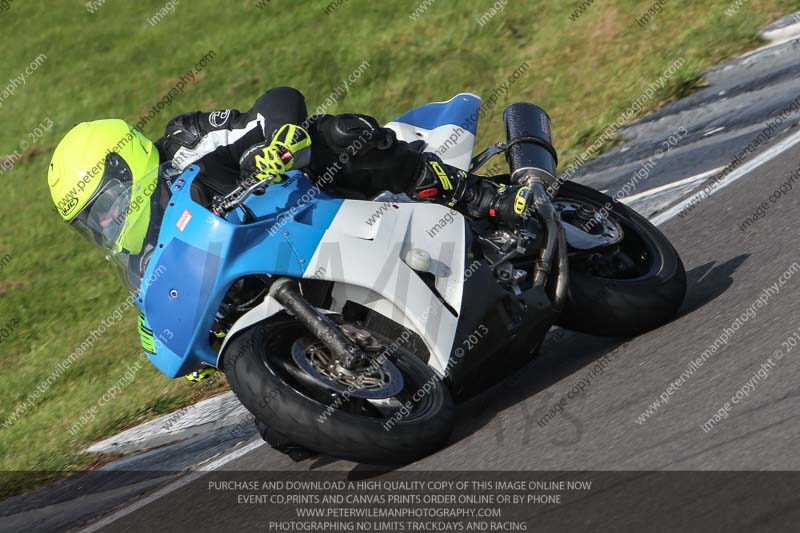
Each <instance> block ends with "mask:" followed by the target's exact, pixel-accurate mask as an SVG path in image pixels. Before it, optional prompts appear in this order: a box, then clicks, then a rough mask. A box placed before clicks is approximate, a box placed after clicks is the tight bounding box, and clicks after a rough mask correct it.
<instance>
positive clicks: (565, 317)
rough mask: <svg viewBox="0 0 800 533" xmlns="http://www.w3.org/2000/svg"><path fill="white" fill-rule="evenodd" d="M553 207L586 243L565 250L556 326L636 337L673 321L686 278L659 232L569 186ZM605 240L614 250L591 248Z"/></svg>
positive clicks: (601, 198) (629, 211)
mask: <svg viewBox="0 0 800 533" xmlns="http://www.w3.org/2000/svg"><path fill="white" fill-rule="evenodd" d="M553 204H554V206H555V207H556V210H557V211H559V213H560V215H561V218H562V221H563V222H565V223H567V224H571V225H572V226H573V228H568V229H570V230H572V231H573V232H574V229H575V228H578V229H580V230H581V232H583V234H581V233H577V232H576V233H575V234H576V235H577V238H578V240H580V239H585V243H586V246H584V249H583V250H581V249H574V248H570V250H569V274H570V284H569V290H568V296H567V301H566V304H565V307H564V311H563V313H562V315H561V317H560V318H559V320H558V322H557V324H558V325H559V326H562V327H564V328H567V329H572V330H575V331H580V332H583V333H588V334H591V335H600V336H607V337H633V336H636V335H639V334H641V333H644V332H646V331H649V330H651V329H654V328H657V327H659V326H661V325H663V324H665V323H666V322H668V321H670V320H671V319H672V318H673V317H674V316H675V314H676V313H677V312H678V309H679V308H680V306H681V304H682V303H683V299H684V296H685V294H686V271H685V270H684V267H683V263H682V262H681V259H680V257H679V256H678V253H677V252H676V251H675V248H673V247H672V245H671V244H670V242H669V241H668V240H667V238H666V237H665V236H664V234H663V233H661V231H659V230H658V228H656V227H655V226H654V225H653V224H651V223H650V222H649V221H648V220H647V219H646V218H644V217H643V216H642V215H640V214H639V213H637V212H636V211H634V210H633V209H631V208H629V207H627V206H626V205H624V204H621V203H618V202H615V201H614V200H613V199H612V198H611V197H609V196H607V195H605V194H603V193H600V192H598V191H595V190H594V189H590V188H589V187H585V186H583V185H579V184H577V183H574V182H570V181H567V182H565V183H564V184H563V185H562V186H561V188H560V189H559V192H558V195H557V196H556V198H555V199H554V200H553ZM604 241H605V242H607V243H613V244H610V245H609V246H600V247H598V248H591V247H590V245H591V244H592V243H599V244H601V245H602V243H603V242H604Z"/></svg>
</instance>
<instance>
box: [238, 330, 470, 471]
mask: <svg viewBox="0 0 800 533" xmlns="http://www.w3.org/2000/svg"><path fill="white" fill-rule="evenodd" d="M307 335H308V332H307V331H306V330H305V329H304V328H303V327H302V326H301V325H300V324H299V323H297V322H295V321H293V320H285V321H281V322H278V323H262V324H257V325H255V326H253V327H251V328H250V329H248V330H246V331H244V332H242V333H240V334H239V335H237V336H236V338H234V339H233V340H232V341H231V342H230V344H229V345H228V347H227V348H226V350H225V354H224V360H223V364H224V368H225V370H226V375H227V378H228V382H229V383H230V385H231V389H232V390H233V391H234V393H235V394H236V395H237V397H238V398H239V400H240V401H241V402H242V404H244V406H245V407H247V409H248V410H249V411H250V412H251V413H252V414H253V415H254V416H255V417H256V419H258V420H259V421H261V422H262V423H263V424H266V426H267V427H268V428H269V430H270V433H272V434H274V436H275V437H276V438H277V439H278V440H284V441H287V442H289V441H290V442H292V443H295V444H297V445H300V446H302V447H304V448H307V449H309V450H312V451H315V452H318V453H321V454H325V455H330V456H334V457H339V458H342V459H347V460H350V461H354V462H360V463H369V464H381V465H400V464H407V463H410V462H413V461H415V460H417V459H419V458H421V457H424V456H426V455H429V454H430V453H433V452H434V451H436V450H437V449H439V448H440V447H441V446H442V445H443V444H444V443H445V442H446V440H447V438H448V437H449V436H450V432H451V430H452V426H453V421H454V418H455V411H454V407H453V401H452V399H451V397H450V393H449V391H448V390H447V388H446V386H445V385H444V383H442V382H441V381H440V380H439V379H438V378H436V377H435V374H434V373H433V371H432V370H431V369H430V367H428V366H427V365H426V364H425V363H423V362H422V361H420V360H419V359H418V358H417V357H416V356H414V355H412V354H411V353H410V352H408V351H406V350H404V349H403V348H399V349H397V350H396V351H395V352H394V353H393V355H390V357H389V358H390V360H391V361H392V362H393V363H394V365H395V366H396V367H397V368H398V369H399V370H400V372H401V373H402V374H403V379H404V382H405V387H406V388H409V389H410V390H409V392H410V393H413V392H416V391H417V390H418V389H419V388H421V387H422V386H423V385H424V384H426V383H428V382H429V381H430V380H433V381H432V383H433V384H434V385H433V386H432V388H430V390H429V391H428V392H427V393H426V394H425V395H424V398H423V399H422V400H420V402H419V403H420V407H419V410H418V411H414V412H413V413H412V414H409V415H408V416H406V417H403V418H401V419H400V420H399V421H397V422H396V424H395V425H393V426H392V427H391V429H390V430H387V429H385V428H384V423H385V422H386V420H385V419H381V418H378V417H372V416H361V415H358V414H353V413H350V412H346V409H348V408H351V407H350V405H349V403H352V402H353V401H354V400H353V398H350V399H349V400H348V402H346V403H345V404H344V407H343V408H342V406H341V404H340V405H339V407H337V408H335V409H330V408H329V405H326V404H325V403H324V402H321V401H320V400H319V398H318V397H317V398H315V397H313V396H314V395H312V394H308V393H307V391H303V390H302V389H303V387H302V385H300V384H299V383H293V380H292V378H291V375H288V374H287V373H286V371H285V368H286V365H290V364H295V363H294V361H293V360H292V358H291V355H289V353H290V350H291V346H292V344H293V343H294V342H295V341H296V340H297V339H299V338H301V337H304V336H307ZM375 337H376V338H380V336H379V335H375ZM380 340H382V341H384V342H387V341H386V339H383V338H380ZM295 367H296V365H295ZM296 368H299V367H296ZM298 389H300V390H298ZM334 396H335V394H334V393H333V391H332V392H331V398H332V401H333V398H334ZM338 397H339V398H341V395H340V396H338ZM320 420H322V421H320Z"/></svg>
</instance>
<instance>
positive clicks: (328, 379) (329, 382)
mask: <svg viewBox="0 0 800 533" xmlns="http://www.w3.org/2000/svg"><path fill="white" fill-rule="evenodd" d="M360 331H363V330H360ZM348 336H349V335H348ZM370 337H371V336H370ZM364 340H367V339H364ZM374 340H375V339H374V338H372V337H371V338H370V339H369V340H367V341H368V342H369V343H370V344H371V345H372V347H373V350H370V351H371V352H372V357H368V358H367V360H366V362H365V363H364V364H363V365H361V366H360V367H359V368H356V369H353V370H349V369H347V368H344V367H343V366H342V364H341V361H339V359H338V358H337V357H336V355H334V354H332V353H331V351H330V349H329V348H328V347H327V346H325V345H324V344H323V343H322V342H320V341H319V340H317V339H310V338H305V337H304V338H302V339H298V340H297V341H295V343H294V344H293V345H292V359H294V362H295V363H296V364H297V366H298V367H300V368H301V369H302V370H303V371H304V372H305V373H306V374H308V375H310V376H311V377H313V378H314V379H315V380H317V381H319V382H321V383H322V384H324V385H325V386H326V387H328V388H330V389H332V390H333V391H335V392H337V393H339V394H344V395H347V396H353V397H356V398H365V399H368V400H378V399H385V398H391V397H394V396H396V395H397V394H399V393H400V391H402V390H403V374H402V373H401V372H400V370H399V369H398V368H397V367H396V366H395V365H394V363H392V362H391V361H390V360H389V358H388V357H386V356H384V355H382V353H383V352H380V353H378V351H376V350H374V348H375V347H377V346H376V345H375V344H374V343H373V342H372V341H374ZM368 353H369V351H368Z"/></svg>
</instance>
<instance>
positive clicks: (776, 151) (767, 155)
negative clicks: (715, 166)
mask: <svg viewBox="0 0 800 533" xmlns="http://www.w3.org/2000/svg"><path fill="white" fill-rule="evenodd" d="M798 143H800V131H798V132H796V133H795V134H794V135H791V136H790V137H788V138H786V139H784V140H782V141H781V142H779V143H778V144H776V145H775V146H773V147H772V148H770V149H769V150H767V151H765V152H764V153H762V154H759V155H758V156H756V157H754V158H753V159H752V160H750V161H748V162H747V163H745V164H744V165H742V166H740V167H739V168H737V169H736V170H734V171H733V172H731V173H730V174H728V177H727V178H725V179H724V180H723V181H722V182H720V184H719V185H717V186H716V187H715V188H713V189H711V192H710V193H708V194H706V193H704V192H702V191H701V192H699V193H697V194H693V195H692V196H690V197H689V198H687V199H686V200H684V201H683V202H681V203H679V204H678V205H675V206H673V207H671V208H670V209H667V210H666V211H664V212H663V213H661V214H660V215H658V216H656V217H653V218H652V219H651V220H650V221H651V222H652V223H653V224H655V225H656V226H658V225H661V224H663V223H664V222H666V221H668V220H670V219H672V218H675V217H676V216H677V215H678V213H680V212H681V211H683V210H684V209H686V208H687V207H689V206H690V205H692V201H693V200H695V199H699V201H701V202H702V201H703V200H704V199H705V198H708V197H709V196H711V195H712V194H715V193H717V192H719V191H720V190H722V189H724V188H725V187H727V186H728V185H730V184H731V183H733V182H735V181H738V180H739V179H740V178H742V177H744V176H746V175H747V174H749V173H750V172H751V171H753V170H755V169H756V168H758V167H760V166H761V165H763V164H765V163H768V162H770V161H772V160H773V159H775V158H776V157H778V156H779V155H781V154H782V153H783V152H785V151H786V150H788V149H789V148H791V147H793V146H794V145H796V144H798Z"/></svg>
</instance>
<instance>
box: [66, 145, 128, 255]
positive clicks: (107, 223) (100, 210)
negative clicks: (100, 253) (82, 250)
mask: <svg viewBox="0 0 800 533" xmlns="http://www.w3.org/2000/svg"><path fill="white" fill-rule="evenodd" d="M132 189H133V174H132V173H131V171H130V168H129V167H128V165H127V163H125V160H124V159H122V157H120V156H119V155H118V154H116V153H113V152H112V153H110V154H109V155H108V157H107V158H106V169H105V173H104V174H103V179H102V181H101V183H100V187H99V188H98V189H97V191H96V192H95V193H94V195H93V196H92V198H91V199H90V200H89V202H88V203H87V204H86V205H85V206H84V208H83V209H82V210H81V212H80V213H78V215H77V216H76V217H75V218H74V219H72V221H71V222H70V225H71V226H72V227H73V228H75V229H76V230H77V231H78V233H80V234H81V235H82V236H83V237H84V238H86V239H87V240H89V241H90V242H94V243H95V244H97V245H99V246H101V247H103V248H105V249H107V250H108V251H112V252H113V251H114V250H115V249H116V248H117V246H116V245H117V240H118V239H119V236H120V234H121V233H122V230H123V228H124V227H125V223H126V222H127V216H128V211H129V206H130V203H131V192H132Z"/></svg>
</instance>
